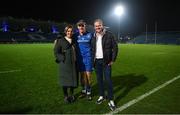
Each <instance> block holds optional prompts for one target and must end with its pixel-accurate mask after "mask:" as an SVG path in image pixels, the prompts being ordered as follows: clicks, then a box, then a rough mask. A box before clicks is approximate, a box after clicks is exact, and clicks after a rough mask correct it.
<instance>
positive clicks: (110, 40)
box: [91, 31, 118, 64]
mask: <svg viewBox="0 0 180 115" xmlns="http://www.w3.org/2000/svg"><path fill="white" fill-rule="evenodd" d="M91 45H92V56H93V59H94V61H95V54H96V36H95V34H94V37H93V39H92V41H91ZM102 48H103V60H104V64H108V63H109V62H111V61H113V62H114V61H115V60H116V57H117V53H118V44H117V40H116V39H115V37H114V36H113V34H112V33H111V32H109V31H105V33H104V35H103V37H102Z"/></svg>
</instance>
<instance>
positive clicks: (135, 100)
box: [107, 75, 180, 114]
mask: <svg viewBox="0 0 180 115" xmlns="http://www.w3.org/2000/svg"><path fill="white" fill-rule="evenodd" d="M179 78H180V75H179V76H177V77H174V78H173V79H171V80H169V81H166V82H165V83H163V84H162V85H159V86H158V87H156V88H154V89H152V90H151V91H149V92H147V93H145V94H143V95H141V96H139V97H137V98H135V99H133V100H131V101H129V102H128V103H126V104H124V105H122V106H121V107H118V108H117V109H116V110H115V111H111V112H109V113H107V114H115V113H118V112H121V111H123V110H124V109H126V108H128V107H130V106H131V105H133V104H135V103H137V102H139V101H141V100H142V99H144V98H146V97H147V96H149V95H151V94H153V93H155V92H156V91H158V90H160V89H161V88H163V87H165V86H167V85H169V84H170V83H172V82H174V81H175V80H177V79H179Z"/></svg>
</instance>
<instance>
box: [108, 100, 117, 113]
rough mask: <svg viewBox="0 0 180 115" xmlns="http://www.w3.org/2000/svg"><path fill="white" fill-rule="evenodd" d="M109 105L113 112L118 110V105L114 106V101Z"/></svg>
mask: <svg viewBox="0 0 180 115" xmlns="http://www.w3.org/2000/svg"><path fill="white" fill-rule="evenodd" d="M108 105H109V108H110V109H111V111H114V110H115V109H116V105H115V104H114V101H112V102H111V101H110V102H109V103H108Z"/></svg>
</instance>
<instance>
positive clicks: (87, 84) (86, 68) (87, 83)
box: [75, 20, 92, 101]
mask: <svg viewBox="0 0 180 115" xmlns="http://www.w3.org/2000/svg"><path fill="white" fill-rule="evenodd" d="M77 28H78V32H77V33H75V39H76V43H77V60H78V67H79V72H80V75H81V77H80V81H81V86H82V91H81V95H80V96H79V97H80V98H82V97H85V96H86V97H87V99H88V100H89V101H90V100H92V95H91V82H92V80H91V79H92V78H91V73H92V54H91V39H92V33H90V32H87V31H86V22H85V21H84V20H79V21H78V22H77Z"/></svg>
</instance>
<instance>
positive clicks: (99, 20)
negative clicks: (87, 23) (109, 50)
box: [94, 19, 103, 25]
mask: <svg viewBox="0 0 180 115" xmlns="http://www.w3.org/2000/svg"><path fill="white" fill-rule="evenodd" d="M95 22H100V23H101V24H102V25H103V21H102V20H101V19H95V20H94V23H95Z"/></svg>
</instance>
